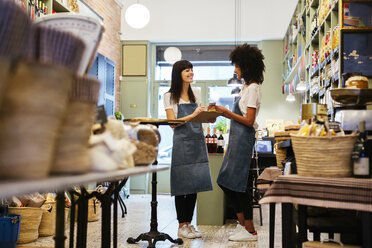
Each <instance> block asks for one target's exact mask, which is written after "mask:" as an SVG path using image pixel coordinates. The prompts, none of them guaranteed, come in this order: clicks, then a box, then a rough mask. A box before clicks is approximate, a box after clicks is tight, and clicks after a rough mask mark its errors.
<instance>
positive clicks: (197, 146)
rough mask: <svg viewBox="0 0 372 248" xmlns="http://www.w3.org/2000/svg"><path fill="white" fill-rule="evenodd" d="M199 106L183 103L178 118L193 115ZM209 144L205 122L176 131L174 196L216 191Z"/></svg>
mask: <svg viewBox="0 0 372 248" xmlns="http://www.w3.org/2000/svg"><path fill="white" fill-rule="evenodd" d="M197 107H198V105H197V103H188V104H179V105H178V114H177V118H182V117H185V116H187V115H190V114H192V113H193V112H194V111H195V109H196V108H197ZM212 189H213V187H212V179H211V173H210V169H209V159H208V152H207V145H206V143H205V138H204V133H203V129H202V125H201V123H193V122H187V123H185V124H184V125H182V126H179V127H176V128H175V129H174V135H173V151H172V162H171V195H172V196H175V195H188V194H194V193H197V192H202V191H208V190H212Z"/></svg>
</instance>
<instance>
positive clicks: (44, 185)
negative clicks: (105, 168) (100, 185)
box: [0, 165, 169, 198]
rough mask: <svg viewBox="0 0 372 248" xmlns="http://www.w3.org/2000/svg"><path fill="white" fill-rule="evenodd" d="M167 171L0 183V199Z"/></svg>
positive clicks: (146, 168)
mask: <svg viewBox="0 0 372 248" xmlns="http://www.w3.org/2000/svg"><path fill="white" fill-rule="evenodd" d="M167 169H169V166H165V165H147V166H136V167H134V168H129V169H124V170H116V171H110V172H91V173H87V174H81V175H63V176H51V177H48V178H45V179H38V180H28V181H25V180H23V181H21V180H13V181H10V180H9V181H1V182H0V198H6V197H11V196H19V195H24V194H29V193H34V192H45V193H46V192H55V191H60V190H65V189H68V188H71V187H72V186H79V185H84V184H87V183H90V182H97V181H98V182H104V181H113V180H121V179H124V178H127V177H129V176H134V175H139V174H145V173H151V172H156V171H162V170H167Z"/></svg>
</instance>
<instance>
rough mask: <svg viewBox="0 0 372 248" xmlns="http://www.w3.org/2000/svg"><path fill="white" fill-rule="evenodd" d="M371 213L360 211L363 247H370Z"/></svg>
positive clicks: (371, 243) (371, 234)
mask: <svg viewBox="0 0 372 248" xmlns="http://www.w3.org/2000/svg"><path fill="white" fill-rule="evenodd" d="M371 217H372V214H371V212H362V226H363V230H362V232H363V247H372V223H371V221H372V218H371Z"/></svg>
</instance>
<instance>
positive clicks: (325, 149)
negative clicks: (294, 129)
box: [291, 134, 358, 177]
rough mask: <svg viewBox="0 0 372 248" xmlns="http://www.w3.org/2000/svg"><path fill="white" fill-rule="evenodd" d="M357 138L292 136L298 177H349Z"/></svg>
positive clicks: (351, 136) (346, 136)
mask: <svg viewBox="0 0 372 248" xmlns="http://www.w3.org/2000/svg"><path fill="white" fill-rule="evenodd" d="M357 137H358V136H357V135H345V136H323V137H313V136H297V135H293V134H292V135H291V139H292V146H293V151H294V154H295V158H296V165H297V173H298V175H300V176H314V177H349V176H351V172H352V168H351V153H352V150H353V147H354V144H355V141H356V139H357Z"/></svg>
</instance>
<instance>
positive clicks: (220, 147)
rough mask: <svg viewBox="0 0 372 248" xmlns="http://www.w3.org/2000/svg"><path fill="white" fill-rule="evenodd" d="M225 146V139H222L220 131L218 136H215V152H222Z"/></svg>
mask: <svg viewBox="0 0 372 248" xmlns="http://www.w3.org/2000/svg"><path fill="white" fill-rule="evenodd" d="M224 147H225V140H224V139H223V136H222V132H221V131H220V136H218V138H217V153H223V152H224Z"/></svg>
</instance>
